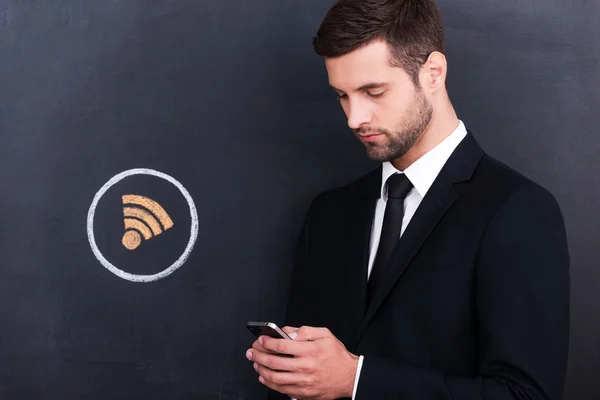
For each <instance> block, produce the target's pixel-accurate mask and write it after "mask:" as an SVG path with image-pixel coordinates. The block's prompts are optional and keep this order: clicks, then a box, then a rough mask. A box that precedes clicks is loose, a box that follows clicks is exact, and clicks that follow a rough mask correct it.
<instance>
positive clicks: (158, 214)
mask: <svg viewBox="0 0 600 400" xmlns="http://www.w3.org/2000/svg"><path fill="white" fill-rule="evenodd" d="M123 215H124V217H125V234H123V240H122V243H123V246H125V248H127V249H128V250H135V249H137V248H138V247H139V246H140V244H142V238H143V240H150V239H152V238H153V237H155V236H158V235H160V234H161V233H163V232H164V231H166V230H167V229H170V228H172V227H173V225H174V224H173V221H172V220H171V217H169V214H167V212H166V211H165V209H164V208H162V206H161V205H160V204H158V203H157V202H156V201H154V200H152V199H149V198H148V197H144V196H138V195H134V194H127V195H124V196H123Z"/></svg>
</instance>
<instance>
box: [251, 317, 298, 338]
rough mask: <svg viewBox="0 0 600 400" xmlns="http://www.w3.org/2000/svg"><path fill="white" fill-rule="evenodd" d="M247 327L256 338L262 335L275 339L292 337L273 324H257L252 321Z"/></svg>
mask: <svg viewBox="0 0 600 400" xmlns="http://www.w3.org/2000/svg"><path fill="white" fill-rule="evenodd" d="M246 327H247V328H248V329H249V330H250V332H252V333H253V334H254V336H256V337H259V336H261V335H265V336H270V337H272V338H275V339H290V340H292V338H291V337H289V336H288V335H287V333H285V332H284V331H282V330H281V329H280V328H279V327H278V326H277V324H275V323H273V322H256V321H250V322H248V323H247V324H246Z"/></svg>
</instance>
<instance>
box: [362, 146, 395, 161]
mask: <svg viewBox="0 0 600 400" xmlns="http://www.w3.org/2000/svg"><path fill="white" fill-rule="evenodd" d="M366 150H367V156H368V157H369V158H370V159H371V160H373V161H377V162H388V161H393V160H395V159H397V158H400V157H402V156H403V155H404V153H401V154H396V153H393V152H391V151H390V150H389V149H388V148H382V147H381V146H376V145H371V146H368V145H367V146H366Z"/></svg>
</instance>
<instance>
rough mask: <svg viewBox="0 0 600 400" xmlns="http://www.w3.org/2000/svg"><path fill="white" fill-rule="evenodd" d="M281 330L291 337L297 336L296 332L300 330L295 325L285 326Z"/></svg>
mask: <svg viewBox="0 0 600 400" xmlns="http://www.w3.org/2000/svg"><path fill="white" fill-rule="evenodd" d="M281 330H282V331H284V332H285V333H287V334H288V336H289V337H291V338H292V339H294V338H296V334H297V333H296V332H297V331H298V328H296V327H293V326H284V327H283V328H281Z"/></svg>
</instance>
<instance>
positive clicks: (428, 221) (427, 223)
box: [357, 132, 483, 339]
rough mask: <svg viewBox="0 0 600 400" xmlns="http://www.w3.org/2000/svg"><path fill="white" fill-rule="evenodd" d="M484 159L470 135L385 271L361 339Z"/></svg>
mask: <svg viewBox="0 0 600 400" xmlns="http://www.w3.org/2000/svg"><path fill="white" fill-rule="evenodd" d="M482 156H483V151H482V150H481V148H480V147H479V145H478V144H477V142H476V141H475V139H474V138H473V136H472V135H471V133H470V132H468V134H467V136H466V137H465V139H463V141H462V142H461V143H460V145H459V146H458V147H457V148H456V150H455V151H454V153H453V154H452V156H451V157H450V158H449V159H448V161H447V162H446V164H445V166H444V168H442V170H441V171H440V173H439V175H438V177H437V178H436V180H435V181H434V183H433V185H432V186H431V188H430V189H429V191H428V192H427V194H426V195H425V197H424V198H423V200H422V201H421V204H420V205H419V207H418V209H417V211H416V213H415V215H414V216H413V218H412V219H411V221H410V223H409V224H408V227H407V228H406V231H405V232H404V234H403V235H402V238H401V239H400V241H399V242H398V245H397V246H396V248H395V249H394V252H393V253H392V256H391V257H390V262H389V265H388V267H387V268H386V271H385V274H386V275H385V277H384V279H382V284H381V286H380V287H379V288H378V290H377V292H376V293H375V296H374V297H373V300H372V301H371V303H370V304H369V307H368V309H367V310H366V314H365V316H364V319H363V321H362V324H361V327H360V328H359V331H358V334H357V339H360V336H361V335H362V333H363V331H364V329H365V328H366V327H367V325H368V324H369V322H370V321H371V319H372V318H373V316H374V315H375V313H376V311H377V309H378V308H379V307H380V306H381V304H382V303H383V301H384V300H385V298H386V297H387V296H388V294H389V293H390V291H391V290H392V288H393V287H394V285H395V284H396V282H397V281H398V280H399V279H400V277H401V276H402V275H403V274H404V272H405V271H406V269H407V268H408V267H409V265H410V262H411V261H412V259H413V258H414V257H415V255H416V254H417V252H418V251H419V249H420V248H421V247H422V246H423V244H424V243H425V241H426V240H427V238H428V237H429V235H430V234H431V232H432V231H433V229H434V228H435V227H436V225H437V224H438V222H439V221H440V220H441V219H442V217H443V216H444V214H445V213H446V211H448V209H449V208H450V207H451V206H452V204H454V202H455V201H456V200H457V199H458V197H459V196H458V194H457V192H456V190H455V189H454V186H453V185H454V183H458V182H464V181H466V180H469V179H470V178H471V176H472V174H473V172H474V170H475V167H476V166H477V164H478V163H479V160H480V159H481V157H482Z"/></svg>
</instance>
